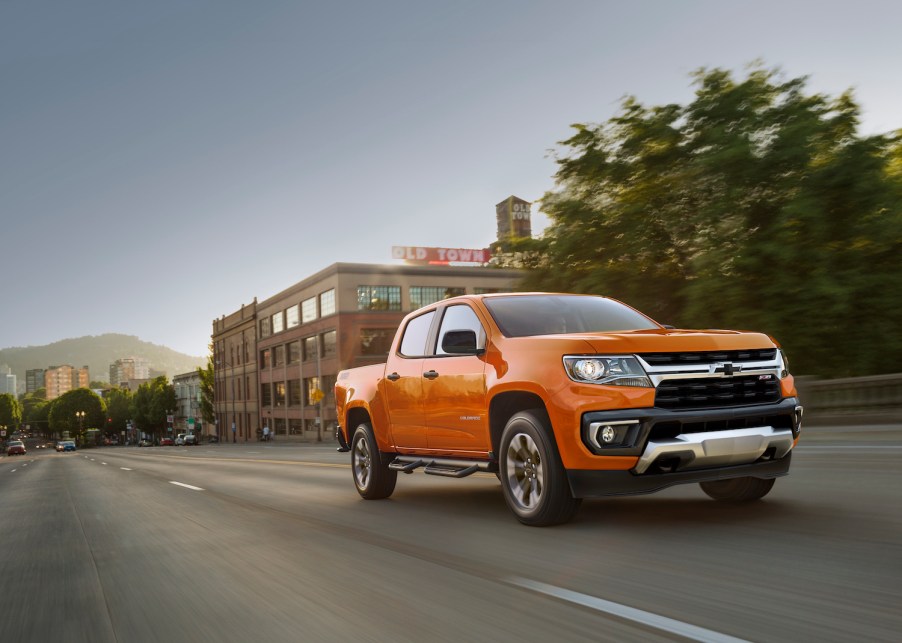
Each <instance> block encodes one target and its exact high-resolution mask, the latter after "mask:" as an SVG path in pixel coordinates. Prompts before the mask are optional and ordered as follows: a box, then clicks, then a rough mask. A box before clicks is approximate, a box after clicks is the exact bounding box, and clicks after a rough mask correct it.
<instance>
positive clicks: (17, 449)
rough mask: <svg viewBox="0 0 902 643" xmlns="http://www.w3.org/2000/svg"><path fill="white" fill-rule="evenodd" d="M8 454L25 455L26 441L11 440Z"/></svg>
mask: <svg viewBox="0 0 902 643" xmlns="http://www.w3.org/2000/svg"><path fill="white" fill-rule="evenodd" d="M6 455H25V443H24V442H22V440H10V441H9V445H8V446H7V447H6Z"/></svg>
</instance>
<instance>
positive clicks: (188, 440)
mask: <svg viewBox="0 0 902 643" xmlns="http://www.w3.org/2000/svg"><path fill="white" fill-rule="evenodd" d="M184 444H186V445H188V444H200V443H199V442H198V441H197V436H196V435H194V434H193V433H186V434H185V436H184Z"/></svg>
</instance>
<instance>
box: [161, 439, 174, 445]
mask: <svg viewBox="0 0 902 643" xmlns="http://www.w3.org/2000/svg"><path fill="white" fill-rule="evenodd" d="M160 446H161V447H172V446H175V440H173V439H172V438H163V439H162V440H160Z"/></svg>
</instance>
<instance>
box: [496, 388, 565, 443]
mask: <svg viewBox="0 0 902 643" xmlns="http://www.w3.org/2000/svg"><path fill="white" fill-rule="evenodd" d="M531 409H537V410H540V411H541V412H542V413H543V414H544V416H545V421H546V422H547V423H548V426H551V422H550V421H549V419H548V411H546V409H545V403H544V402H543V401H542V398H541V397H539V396H538V395H536V394H535V393H527V392H526V391H508V392H507V393H501V394H499V395H496V396H495V397H493V398H492V401H491V403H490V404H489V431H490V433H491V437H492V451H493V452H494V453H495V456H496V457H497V456H498V452H499V451H500V450H501V434H502V433H503V432H504V427H505V426H507V421H508V420H509V419H510V418H511V416H512V415H514V414H515V413H519V412H520V411H529V410H531Z"/></svg>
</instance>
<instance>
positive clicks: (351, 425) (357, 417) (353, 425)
mask: <svg viewBox="0 0 902 643" xmlns="http://www.w3.org/2000/svg"><path fill="white" fill-rule="evenodd" d="M369 421H370V414H369V413H367V412H366V409H361V408H356V409H351V410H350V411H348V423H347V425H346V427H345V428H346V429H347V432H348V444H350V443H351V438H353V437H354V431H356V430H357V427H358V426H360V425H361V424H362V423H363V422H369Z"/></svg>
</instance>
